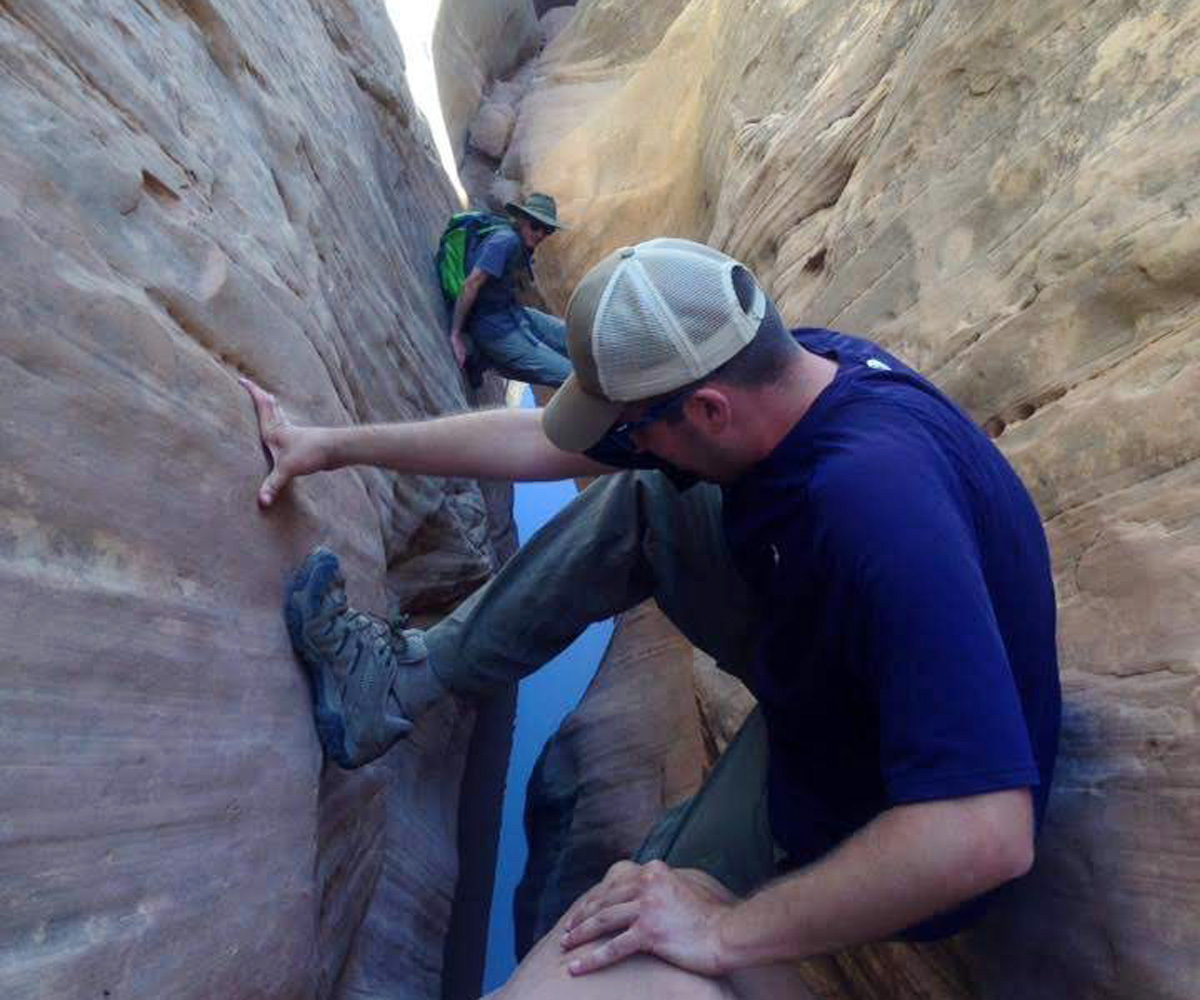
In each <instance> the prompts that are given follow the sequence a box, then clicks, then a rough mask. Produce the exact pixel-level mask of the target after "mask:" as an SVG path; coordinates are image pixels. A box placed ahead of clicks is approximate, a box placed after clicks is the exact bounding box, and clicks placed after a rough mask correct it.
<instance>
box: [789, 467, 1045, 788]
mask: <svg viewBox="0 0 1200 1000" xmlns="http://www.w3.org/2000/svg"><path fill="white" fill-rule="evenodd" d="M928 453H929V450H928V449H921V448H913V449H911V450H909V451H905V450H904V449H896V450H893V451H892V452H891V453H888V454H887V456H886V457H884V458H882V459H880V456H879V455H875V456H873V459H880V460H881V461H882V463H883V465H880V464H879V463H878V462H875V463H874V464H872V465H871V467H870V468H869V469H866V468H859V469H844V470H838V471H837V472H835V474H834V475H833V476H832V477H830V478H829V479H828V481H827V482H825V483H822V484H819V488H818V494H819V498H820V502H819V505H818V506H819V513H818V515H817V516H816V517H815V518H814V526H813V527H814V530H815V538H816V544H817V547H818V551H817V554H818V559H817V563H818V565H819V566H823V571H824V573H826V574H828V576H827V579H828V580H829V581H830V585H831V586H832V587H833V588H835V593H836V605H835V607H836V611H837V613H838V614H839V615H841V616H843V617H844V631H843V633H842V634H843V635H844V637H845V641H846V642H848V643H853V644H855V645H856V646H857V650H856V653H857V655H856V656H855V657H853V660H854V661H855V662H857V663H859V664H862V667H861V669H862V670H863V675H864V676H863V677H862V678H861V681H862V684H863V689H864V690H865V691H866V692H867V697H868V698H870V699H873V700H874V702H875V707H876V708H877V710H878V713H879V714H878V718H879V758H880V770H881V774H882V777H883V782H884V790H885V794H886V796H887V798H888V800H889V802H890V803H891V804H892V805H899V804H902V803H909V802H919V801H927V800H931V799H943V798H957V797H961V796H965V795H975V794H982V793H984V792H990V791H999V790H1002V789H1006V788H1016V787H1027V786H1033V785H1036V784H1037V783H1038V770H1037V767H1036V764H1035V762H1034V756H1033V752H1032V748H1031V745H1030V739H1029V733H1028V729H1027V727H1026V724H1025V719H1024V716H1023V713H1022V709H1021V702H1020V698H1019V695H1018V692H1017V686H1016V682H1015V680H1014V678H1013V674H1012V671H1011V669H1010V666H1009V661H1008V656H1007V653H1006V650H1005V646H1004V641H1003V638H1002V636H1001V633H1000V628H999V625H998V623H997V620H996V615H995V612H994V609H993V605H992V601H991V597H990V595H989V592H988V588H987V583H986V580H985V577H984V571H983V567H982V566H981V564H980V557H979V554H978V549H977V545H976V542H975V539H974V534H973V529H972V526H971V524H970V523H968V515H966V514H965V513H964V512H965V510H966V505H965V503H962V502H960V501H961V498H956V497H955V495H954V489H956V488H959V487H955V486H952V485H949V483H951V481H952V479H951V477H948V476H946V475H944V474H943V470H941V469H939V468H938V466H937V464H936V463H937V460H936V459H931V458H929V457H928ZM860 464H865V463H860ZM818 578H819V577H818Z"/></svg>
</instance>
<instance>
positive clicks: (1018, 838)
mask: <svg viewBox="0 0 1200 1000" xmlns="http://www.w3.org/2000/svg"><path fill="white" fill-rule="evenodd" d="M1032 862H1033V805H1032V799H1031V797H1030V794H1029V791H1028V789H1024V788H1022V789H1014V790H1011V791H1001V792H991V793H988V794H985V795H976V796H970V797H966V798H960V799H945V800H940V801H933V802H921V803H916V804H914V805H906V806H898V807H896V808H894V809H890V810H888V811H887V812H885V813H883V814H881V815H880V816H878V817H876V818H875V819H874V820H872V821H871V822H870V823H868V824H867V825H866V826H865V827H863V828H862V829H861V830H860V831H859V832H858V833H856V834H855V835H854V836H852V837H850V838H849V839H848V840H847V841H846V842H845V843H844V844H842V845H841V846H840V847H838V848H837V849H836V850H834V851H833V852H831V853H830V854H829V855H827V856H826V857H824V858H822V859H821V860H820V861H817V862H815V863H814V864H812V865H809V866H808V867H806V868H804V869H801V870H800V871H798V872H795V873H793V874H791V875H788V876H785V877H784V878H781V879H779V880H777V881H776V882H774V883H772V884H770V885H768V886H766V887H765V888H764V889H762V890H760V891H759V892H758V893H756V894H755V895H753V896H751V897H750V898H749V899H746V900H742V901H729V900H722V899H721V898H719V897H718V896H716V895H714V892H713V890H712V888H711V887H708V888H706V887H705V886H704V885H703V884H700V885H699V886H698V885H697V883H696V879H697V877H698V873H696V872H687V871H678V870H675V869H671V868H668V867H667V866H666V865H664V864H662V863H661V862H651V863H650V864H648V865H634V864H631V863H628V862H626V863H622V864H621V865H618V866H614V868H613V869H612V871H610V873H609V875H608V876H606V877H605V880H604V882H602V883H601V884H600V885H599V886H597V887H596V888H595V889H592V890H591V891H589V892H588V893H586V894H585V895H584V896H583V897H582V898H581V899H580V900H579V901H577V902H576V903H575V905H574V907H572V910H571V911H570V912H569V913H568V916H567V920H566V928H567V933H566V934H565V936H564V937H563V941H562V944H563V947H564V948H565V949H568V950H569V951H571V952H572V954H571V958H570V963H569V968H570V970H571V972H572V973H575V974H580V973H585V972H591V971H593V970H595V969H601V968H604V967H606V966H608V965H611V964H613V963H614V962H619V961H621V960H623V959H624V958H627V957H628V956H630V955H632V954H635V953H637V952H650V953H651V954H655V955H658V956H659V957H660V958H663V959H666V961H668V962H671V963H673V964H675V965H678V966H680V967H682V968H685V969H690V970H692V971H694V972H699V973H701V974H703V975H710V976H716V975H731V976H733V977H734V981H735V982H736V977H737V974H738V971H739V970H743V969H754V968H761V967H764V966H769V965H771V964H773V963H777V962H781V961H784V962H790V961H796V960H799V959H804V958H808V957H810V956H814V955H821V954H828V953H829V952H832V951H836V950H838V949H841V948H846V947H849V946H851V945H856V944H862V943H864V942H867V941H876V940H879V939H882V938H886V937H888V936H889V935H892V934H895V933H896V932H898V931H900V930H902V929H903V928H905V927H910V926H912V925H913V924H916V923H919V922H920V921H922V920H925V919H926V918H928V917H931V916H933V915H934V914H936V913H941V912H944V911H946V910H949V909H952V908H953V907H954V906H956V905H958V904H959V903H962V902H965V901H966V900H968V899H972V898H974V897H976V896H979V895H981V894H983V893H984V892H987V891H988V890H990V889H994V888H996V887H997V886H999V885H1002V884H1003V883H1005V882H1007V881H1009V880H1011V879H1014V878H1017V877H1018V876H1020V875H1022V874H1024V873H1025V872H1026V871H1028V869H1029V867H1030V865H1031V864H1032ZM604 936H609V937H608V939H607V940H605V941H604V943H602V944H600V945H598V946H595V947H588V946H589V945H590V943H591V942H594V941H597V940H600V939H602V938H603V937H604ZM576 949H578V950H576Z"/></svg>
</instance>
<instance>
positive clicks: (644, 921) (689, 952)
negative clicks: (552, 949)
mask: <svg viewBox="0 0 1200 1000" xmlns="http://www.w3.org/2000/svg"><path fill="white" fill-rule="evenodd" d="M736 901H737V898H736V897H735V896H734V895H733V894H732V893H730V892H729V891H728V890H727V889H726V888H725V887H724V886H723V885H721V883H720V882H718V881H716V879H714V878H712V877H711V876H709V875H706V874H705V873H704V872H700V871H696V870H693V869H674V868H670V867H668V866H667V865H665V864H663V863H662V862H661V861H651V862H650V863H649V864H646V865H638V864H635V863H634V862H632V861H622V862H619V863H618V864H616V865H613V867H612V868H610V869H609V871H608V874H607V875H605V877H604V881H602V882H601V883H600V884H599V885H597V886H596V887H594V888H593V889H590V890H589V891H588V892H586V893H584V895H583V896H581V897H580V898H579V899H578V900H577V901H576V902H575V905H574V906H572V907H571V910H570V911H569V912H568V914H567V920H566V924H565V927H566V931H565V933H564V934H563V937H562V947H563V949H564V950H565V951H576V950H577V949H578V951H577V956H578V957H574V958H572V960H571V961H570V963H569V964H568V966H567V968H568V969H569V970H570V972H571V973H572V974H573V975H581V974H583V973H587V972H594V971H596V970H597V969H603V968H604V967H605V966H609V965H613V964H615V963H617V962H620V961H622V960H623V959H626V958H628V957H629V956H630V955H634V954H636V953H638V952H646V953H648V954H651V955H657V956H658V957H659V958H661V959H663V960H664V961H667V962H670V963H671V964H672V965H676V966H679V967H680V968H682V969H687V970H689V971H691V972H696V973H699V974H700V975H705V976H718V975H722V974H723V973H724V972H725V971H726V970H725V969H724V968H723V965H722V961H721V955H720V938H719V935H718V925H719V923H720V920H721V918H722V916H723V915H724V914H725V913H726V911H727V910H728V909H729V908H730V907H731V906H732V905H733V904H734V903H735V902H736ZM602 937H608V940H607V941H605V942H604V943H603V944H600V945H597V946H595V947H592V948H590V949H587V948H584V947H583V946H584V945H588V944H590V943H591V942H594V941H596V940H597V939H599V938H602Z"/></svg>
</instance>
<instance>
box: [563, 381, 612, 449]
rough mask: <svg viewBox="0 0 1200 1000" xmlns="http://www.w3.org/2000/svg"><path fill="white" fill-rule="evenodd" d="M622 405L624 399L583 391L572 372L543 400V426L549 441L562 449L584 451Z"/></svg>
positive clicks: (603, 431)
mask: <svg viewBox="0 0 1200 1000" xmlns="http://www.w3.org/2000/svg"><path fill="white" fill-rule="evenodd" d="M624 407H625V404H624V403H615V402H613V401H612V400H611V399H603V398H601V397H600V396H593V395H592V394H591V393H589V392H586V391H585V390H584V388H583V386H581V385H580V384H579V380H578V379H577V378H576V377H575V376H574V375H572V376H570V378H568V379H567V380H566V381H565V382H564V383H563V384H562V385H561V386H560V387H559V390H558V392H556V393H555V394H554V396H553V398H552V399H551V400H550V402H549V403H547V404H546V409H545V410H544V411H543V412H542V430H543V431H544V432H545V435H546V437H548V438H549V439H550V443H551V444H553V445H554V446H555V447H557V448H561V449H562V450H563V451H587V449H588V448H591V447H592V446H593V445H596V444H599V443H600V439H601V438H602V437H604V435H605V434H607V433H608V429H609V428H610V427H612V425H613V424H615V423H616V422H617V420H618V419H619V418H620V416H621V410H622V409H624Z"/></svg>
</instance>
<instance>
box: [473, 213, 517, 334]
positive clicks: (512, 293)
mask: <svg viewBox="0 0 1200 1000" xmlns="http://www.w3.org/2000/svg"><path fill="white" fill-rule="evenodd" d="M530 260H531V255H530V253H529V251H528V250H527V249H526V248H525V244H524V242H522V240H521V237H520V235H519V234H518V233H517V231H516V230H515V229H513V228H511V227H510V226H501V227H500V228H499V229H497V230H496V231H495V232H494V233H490V234H489V235H488V236H486V237H485V238H484V239H483V240H482V241H481V242H480V243H479V244H478V245H477V246H475V247H473V248H471V249H470V251H469V253H468V260H467V265H468V266H467V273H468V274H470V273H471V271H473V270H474V269H475V268H479V269H480V270H481V271H483V272H484V273H486V274H487V275H489V279H488V280H487V281H485V282H484V283H483V287H482V288H480V289H479V295H478V296H477V297H476V299H475V306H474V308H473V310H472V313H473V314H483V313H489V312H501V311H504V310H507V309H511V308H512V307H513V306H515V305H516V304H517V297H516V287H515V283H516V277H517V272H518V271H522V270H529V268H530Z"/></svg>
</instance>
